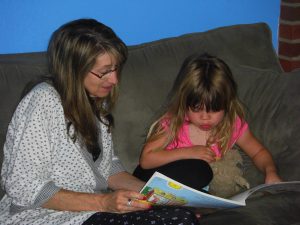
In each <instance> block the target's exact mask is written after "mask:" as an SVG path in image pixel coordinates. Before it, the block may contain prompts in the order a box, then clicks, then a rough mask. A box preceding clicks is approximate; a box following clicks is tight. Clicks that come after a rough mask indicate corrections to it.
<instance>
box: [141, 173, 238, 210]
mask: <svg viewBox="0 0 300 225" xmlns="http://www.w3.org/2000/svg"><path fill="white" fill-rule="evenodd" d="M141 193H142V194H144V195H145V196H146V197H147V201H148V202H150V203H151V204H153V205H183V206H190V207H198V208H235V207H240V206H244V203H241V202H238V201H232V200H229V199H223V198H219V197H216V196H213V195H210V194H207V193H204V192H201V191H197V190H195V189H193V188H190V187H188V186H186V185H183V184H181V183H179V182H177V181H175V180H173V179H171V178H169V177H167V176H164V175H163V174H160V173H158V172H155V173H154V174H153V176H152V177H151V178H150V179H149V181H148V182H147V183H146V185H145V186H144V187H143V188H142V190H141Z"/></svg>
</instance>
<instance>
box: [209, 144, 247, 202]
mask: <svg viewBox="0 0 300 225" xmlns="http://www.w3.org/2000/svg"><path fill="white" fill-rule="evenodd" d="M242 163H243V160H242V157H241V155H240V153H239V151H238V150H237V149H234V148H233V149H230V150H228V151H227V152H226V153H225V154H224V156H223V157H221V158H219V159H218V160H217V161H216V162H214V163H211V168H212V170H213V174H214V176H213V179H212V181H211V182H210V184H209V190H208V191H209V193H210V194H212V195H215V196H219V197H222V198H228V197H231V196H233V195H235V194H237V193H239V192H241V191H243V190H245V189H249V187H250V185H249V183H248V181H247V180H246V179H245V178H244V177H243V171H242V169H241V165H242Z"/></svg>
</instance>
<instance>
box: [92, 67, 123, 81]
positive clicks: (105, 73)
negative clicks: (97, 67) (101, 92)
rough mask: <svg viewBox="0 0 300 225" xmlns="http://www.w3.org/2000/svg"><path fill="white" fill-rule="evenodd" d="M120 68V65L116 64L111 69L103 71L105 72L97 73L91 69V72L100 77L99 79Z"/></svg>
mask: <svg viewBox="0 0 300 225" xmlns="http://www.w3.org/2000/svg"><path fill="white" fill-rule="evenodd" d="M118 69H119V66H118V65H116V66H115V68H113V69H110V70H107V71H105V72H103V73H101V72H99V73H95V72H93V71H90V73H91V74H93V75H94V76H96V77H98V78H99V79H102V78H103V77H104V76H106V75H109V74H111V73H113V72H115V71H117V70H118Z"/></svg>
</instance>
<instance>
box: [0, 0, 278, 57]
mask: <svg viewBox="0 0 300 225" xmlns="http://www.w3.org/2000/svg"><path fill="white" fill-rule="evenodd" d="M279 13H280V0H105V1H104V0H0V54H1V53H19V52H36V51H44V50H45V49H46V47H47V43H48V40H49V37H50V35H51V33H52V32H53V31H54V30H55V29H56V28H57V27H58V26H60V25H62V24H63V23H65V22H67V21H69V20H73V19H77V18H81V17H93V18H95V19H98V20H100V21H101V22H103V23H105V24H107V25H109V26H111V27H112V28H113V29H114V30H115V31H116V33H117V34H118V35H119V36H120V37H121V38H122V39H123V40H124V41H125V43H126V44H128V45H133V44H139V43H143V42H147V41H152V40H156V39H160V38H165V37H171V36H177V35H180V34H184V33H190V32H196V31H205V30H208V29H212V28H216V27H220V26H226V25H233V24H240V23H255V22H266V23H267V24H268V25H269V26H270V28H271V29H272V32H273V44H274V47H275V48H276V49H277V41H278V39H277V35H278V21H279Z"/></svg>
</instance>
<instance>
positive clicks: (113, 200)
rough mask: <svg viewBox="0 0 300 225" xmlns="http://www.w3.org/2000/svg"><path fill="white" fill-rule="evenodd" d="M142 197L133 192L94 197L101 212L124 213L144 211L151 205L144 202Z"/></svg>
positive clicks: (123, 191)
mask: <svg viewBox="0 0 300 225" xmlns="http://www.w3.org/2000/svg"><path fill="white" fill-rule="evenodd" d="M144 199H145V197H144V195H142V194H140V193H138V192H134V191H125V190H119V191H115V192H112V193H109V194H99V195H96V201H97V202H98V204H99V210H97V211H101V212H116V213H126V212H132V211H139V210H146V209H149V208H151V205H150V204H149V203H147V202H145V201H143V200H144Z"/></svg>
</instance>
